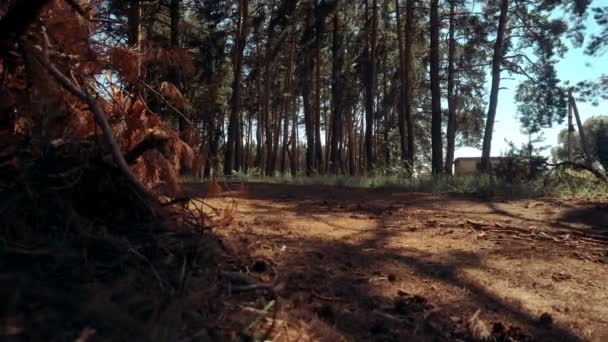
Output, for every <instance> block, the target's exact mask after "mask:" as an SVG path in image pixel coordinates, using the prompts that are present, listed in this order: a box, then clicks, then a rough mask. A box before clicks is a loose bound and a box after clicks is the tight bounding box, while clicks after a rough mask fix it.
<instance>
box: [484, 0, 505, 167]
mask: <svg viewBox="0 0 608 342" xmlns="http://www.w3.org/2000/svg"><path fill="white" fill-rule="evenodd" d="M508 23H509V0H501V2H500V19H499V21H498V30H497V32H496V42H495V43H494V56H493V57H492V88H491V89H490V103H489V106H488V116H487V118H486V130H485V132H484V135H483V149H482V152H481V168H482V170H485V171H489V170H490V167H491V166H490V153H491V152H492V134H493V133H494V121H495V120H496V108H497V107H498V92H499V90H500V71H501V68H502V60H503V57H504V46H505V34H506V32H507V26H508Z"/></svg>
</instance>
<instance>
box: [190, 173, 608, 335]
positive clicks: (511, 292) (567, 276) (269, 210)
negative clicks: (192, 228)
mask: <svg viewBox="0 0 608 342" xmlns="http://www.w3.org/2000/svg"><path fill="white" fill-rule="evenodd" d="M232 188H236V187H235V186H232ZM186 190H187V193H188V194H189V195H191V196H195V195H197V194H198V195H203V194H204V193H205V189H204V187H203V186H202V185H196V184H192V185H187V186H186ZM233 198H237V199H238V213H237V214H236V217H235V222H234V223H233V224H232V225H231V226H230V227H229V228H225V229H224V230H221V231H218V232H217V233H219V234H220V235H221V236H222V238H223V239H224V240H225V244H226V246H227V247H228V249H229V250H231V251H233V252H234V253H235V254H237V255H240V256H241V257H242V258H243V260H242V261H243V264H245V265H250V267H249V268H248V269H246V270H243V271H245V272H250V274H253V275H255V276H256V277H257V278H258V279H259V280H260V281H271V279H273V278H274V277H278V279H279V280H278V283H279V285H278V286H277V296H278V298H279V301H278V305H277V308H275V309H277V310H275V311H273V310H266V311H264V310H263V305H264V303H267V301H264V300H262V302H260V297H262V299H263V296H264V294H263V293H261V292H262V291H258V292H259V293H245V294H238V295H237V294H235V296H240V297H238V298H239V299H240V300H244V301H245V302H247V301H250V303H249V305H240V306H239V307H235V308H234V313H238V314H240V315H244V316H243V317H246V316H247V313H249V319H252V318H253V317H257V318H258V319H259V322H258V323H259V324H257V325H256V327H259V329H258V330H264V329H262V328H264V327H265V329H266V331H267V330H268V329H269V328H271V329H270V336H271V337H273V338H274V340H275V341H302V340H311V341H312V340H349V341H350V340H358V341H362V340H379V341H380V340H382V341H405V340H412V341H413V340H416V341H420V340H458V339H460V340H475V339H476V338H477V339H481V338H484V337H487V338H493V339H495V340H499V341H533V340H534V341H578V340H585V341H606V340H608V319H607V317H608V298H607V295H606V293H607V291H606V286H607V284H608V267H607V265H606V262H607V261H608V254H607V251H608V235H606V234H605V233H606V232H608V203H607V202H606V201H605V200H601V199H597V200H584V201H583V200H578V201H576V200H574V201H566V200H558V199H550V198H542V199H521V200H501V199H493V200H479V199H474V198H467V197H463V196H452V195H448V194H417V193H401V192H399V191H391V190H386V189H384V190H365V189H344V188H334V187H318V186H287V185H265V184H248V185H247V186H245V187H244V188H241V189H240V191H234V192H230V191H228V192H226V193H225V194H224V195H223V196H222V197H219V198H214V199H212V200H211V201H210V203H212V204H215V205H218V206H221V205H222V204H224V203H227V202H228V201H230V200H232V199H233ZM266 296H267V297H268V294H266ZM268 299H270V297H268ZM478 310H479V312H478V314H477V315H475V313H476V312H477V311H478ZM277 311H278V312H277ZM244 319H245V318H244ZM270 324H272V327H271V326H270Z"/></svg>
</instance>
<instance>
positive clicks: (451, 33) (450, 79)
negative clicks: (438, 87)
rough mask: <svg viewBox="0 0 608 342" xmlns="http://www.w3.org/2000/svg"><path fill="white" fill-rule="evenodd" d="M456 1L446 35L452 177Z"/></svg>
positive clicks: (447, 168) (447, 165) (448, 157)
mask: <svg viewBox="0 0 608 342" xmlns="http://www.w3.org/2000/svg"><path fill="white" fill-rule="evenodd" d="M455 31H456V0H450V28H449V33H448V39H449V41H448V128H447V145H448V146H447V150H446V155H445V173H446V174H448V175H452V166H453V165H454V150H455V149H456V130H457V129H458V128H457V127H456V122H457V121H456V110H457V108H456V99H455V97H454V78H455V70H454V62H455V61H454V59H455V57H456V38H455Z"/></svg>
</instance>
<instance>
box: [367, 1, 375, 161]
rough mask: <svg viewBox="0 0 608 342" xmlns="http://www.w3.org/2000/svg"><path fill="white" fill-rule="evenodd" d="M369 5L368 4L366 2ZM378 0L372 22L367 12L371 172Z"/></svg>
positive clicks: (368, 113)
mask: <svg viewBox="0 0 608 342" xmlns="http://www.w3.org/2000/svg"><path fill="white" fill-rule="evenodd" d="M366 4H367V2H366ZM377 7H378V6H377V0H372V8H371V20H370V18H369V13H368V12H369V10H368V11H366V13H367V17H368V18H367V19H366V20H368V27H367V39H368V49H367V51H368V52H367V56H366V57H367V66H366V70H365V73H366V75H365V159H366V164H365V166H366V169H367V170H368V171H371V170H372V168H373V166H374V137H373V132H374V119H375V118H374V116H375V115H374V98H375V93H376V49H377V44H376V40H377V33H378V32H377V31H378V8H377Z"/></svg>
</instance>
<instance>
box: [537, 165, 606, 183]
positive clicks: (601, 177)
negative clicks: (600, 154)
mask: <svg viewBox="0 0 608 342" xmlns="http://www.w3.org/2000/svg"><path fill="white" fill-rule="evenodd" d="M545 165H546V166H550V167H552V168H555V169H557V168H560V167H563V168H568V167H569V168H572V169H574V170H584V171H589V172H591V173H592V174H593V175H594V176H595V177H596V178H598V179H599V180H601V181H603V182H605V183H608V176H607V175H605V174H604V173H603V172H602V171H600V170H598V169H596V168H594V167H592V166H588V165H585V164H580V163H575V162H569V161H565V162H560V163H557V164H551V163H545Z"/></svg>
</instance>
